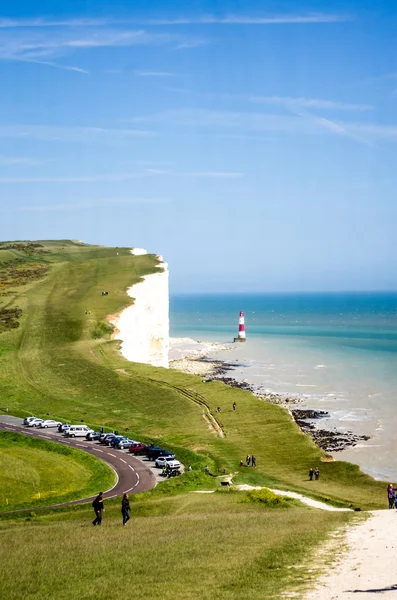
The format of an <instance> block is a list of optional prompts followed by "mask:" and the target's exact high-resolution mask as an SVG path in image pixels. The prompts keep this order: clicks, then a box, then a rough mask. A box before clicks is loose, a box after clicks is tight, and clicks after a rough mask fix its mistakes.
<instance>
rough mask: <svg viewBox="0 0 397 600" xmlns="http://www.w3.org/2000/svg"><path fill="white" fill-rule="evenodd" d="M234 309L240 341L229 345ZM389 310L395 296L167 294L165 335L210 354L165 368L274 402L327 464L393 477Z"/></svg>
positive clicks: (392, 320)
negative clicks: (242, 333) (205, 347)
mask: <svg viewBox="0 0 397 600" xmlns="http://www.w3.org/2000/svg"><path fill="white" fill-rule="evenodd" d="M241 307H242V308H245V314H246V330H247V342H246V343H244V344H233V343H231V340H232V339H233V337H235V334H236V332H237V324H238V314H239V309H240V308H241ZM396 307H397V295H395V294H394V295H393V294H390V295H387V294H386V295H376V296H375V297H372V296H371V295H364V296H362V295H359V294H356V295H344V296H342V295H341V296H336V295H329V296H324V297H322V296H320V295H313V297H309V296H304V295H303V296H299V295H298V296H297V297H296V298H295V297H292V296H291V295H289V296H280V297H278V296H275V295H273V296H272V295H269V296H265V295H263V296H258V295H256V296H249V295H247V296H242V295H235V296H233V295H229V296H227V295H222V296H200V295H192V296H181V297H171V314H170V317H171V335H172V337H177V336H178V337H179V338H188V337H190V338H191V339H192V340H206V341H207V342H208V343H209V344H215V346H214V348H216V350H215V349H214V350H210V352H208V353H204V354H203V353H202V354H201V356H199V357H197V355H195V354H191V353H189V346H186V348H185V349H186V355H185V356H186V357H189V358H186V357H185V358H184V359H183V360H182V362H179V363H175V364H174V363H173V362H171V363H170V366H174V367H175V366H176V367H178V368H180V369H181V370H184V371H186V372H194V374H197V375H200V376H202V377H206V378H208V377H216V378H222V379H223V380H224V381H225V383H228V384H229V385H238V386H239V387H243V388H244V389H249V390H251V391H252V392H253V393H255V394H256V395H257V396H258V398H261V399H264V400H266V401H272V402H275V403H278V404H281V405H283V406H284V407H285V408H286V409H288V410H289V411H290V412H291V415H294V418H295V420H296V421H297V422H298V425H299V426H300V427H301V428H302V430H303V431H305V433H308V434H309V435H311V436H312V437H313V439H314V440H315V441H316V443H318V444H319V445H320V446H321V447H323V448H324V449H325V450H326V451H327V452H329V453H330V454H331V455H332V456H333V457H334V458H335V459H336V460H347V461H350V462H353V463H355V464H358V465H359V466H360V467H361V468H362V470H363V471H365V472H366V473H368V474H370V475H372V476H373V477H375V478H376V479H380V480H397V457H396V453H395V452H394V448H393V445H392V444H390V442H389V440H391V439H394V430H395V426H396V425H397V416H396V414H395V410H394V407H395V402H396V392H395V390H396V389H397V369H396V365H397V360H396V359H397V319H396V314H397V310H396ZM171 339H172V338H171ZM202 344H203V342H201V345H202ZM222 345H226V347H227V349H221V347H222ZM171 347H172V341H171ZM181 357H182V353H181V347H179V357H178V358H179V360H181ZM222 362H223V363H225V365H226V364H227V368H225V369H224V370H223V372H222ZM211 363H213V364H212V365H211ZM297 410H307V411H309V412H307V414H306V415H305V416H304V415H302V413H296V412H295V413H294V412H293V411H297ZM311 417H313V418H311Z"/></svg>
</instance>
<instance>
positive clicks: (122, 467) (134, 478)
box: [0, 415, 156, 512]
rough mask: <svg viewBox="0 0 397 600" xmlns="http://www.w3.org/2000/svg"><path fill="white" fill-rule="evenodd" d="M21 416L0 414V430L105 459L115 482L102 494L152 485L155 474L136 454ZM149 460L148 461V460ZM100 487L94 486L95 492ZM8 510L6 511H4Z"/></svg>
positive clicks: (142, 489)
mask: <svg viewBox="0 0 397 600" xmlns="http://www.w3.org/2000/svg"><path fill="white" fill-rule="evenodd" d="M22 423H23V421H22V419H19V418H18V417H12V416H8V415H0V430H4V431H13V432H16V433H22V434H24V435H27V436H32V437H37V438H40V439H45V440H49V441H51V442H56V443H58V444H63V445H65V446H70V447H73V448H77V449H78V450H83V451H84V452H88V453H89V454H92V455H93V456H96V457H97V458H100V459H101V460H103V461H104V462H105V463H107V464H108V465H109V466H110V467H111V468H112V469H113V470H114V471H115V473H116V475H117V482H116V483H115V485H114V486H113V487H112V488H111V489H110V490H107V491H106V492H105V493H104V498H116V497H117V496H121V495H122V494H124V493H126V492H127V493H129V494H136V493H138V492H145V491H147V490H150V489H152V488H153V487H154V486H155V485H156V476H155V475H154V473H153V472H152V471H151V469H150V467H149V466H147V465H146V464H145V462H146V461H145V462H143V461H142V460H140V459H139V458H136V457H134V456H132V455H131V454H128V453H126V452H123V451H122V450H117V449H115V448H109V447H108V446H103V445H101V444H98V443H96V442H88V441H87V440H86V439H85V438H77V439H75V438H65V437H64V436H63V435H62V434H60V433H58V432H57V431H54V430H52V429H41V428H39V429H36V428H33V427H31V428H30V427H25V426H24V425H23V424H22ZM148 464H149V463H148ZM99 491H100V490H98V492H99ZM94 497H95V496H90V497H89V498H81V499H80V500H72V501H71V502H63V503H60V504H51V505H49V506H40V507H35V510H39V509H44V508H55V507H59V506H72V505H74V504H83V503H85V502H90V501H92V500H93V498H94ZM25 510H31V508H29V509H21V510H17V511H13V512H23V511H25ZM7 512H9V511H7Z"/></svg>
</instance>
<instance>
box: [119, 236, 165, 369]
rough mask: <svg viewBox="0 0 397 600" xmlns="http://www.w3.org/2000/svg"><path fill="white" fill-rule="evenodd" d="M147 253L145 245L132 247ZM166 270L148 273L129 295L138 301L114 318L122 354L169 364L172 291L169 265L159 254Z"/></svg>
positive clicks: (144, 361)
mask: <svg viewBox="0 0 397 600" xmlns="http://www.w3.org/2000/svg"><path fill="white" fill-rule="evenodd" d="M136 250H138V253H139V254H143V253H145V251H143V250H142V249H141V248H140V249H133V250H131V253H132V254H135V253H136V252H135V251H136ZM158 259H159V261H160V264H159V266H160V267H162V268H163V269H164V270H163V272H161V273H153V274H152V275H146V276H145V277H144V280H143V281H142V282H141V283H137V284H136V285H133V286H132V287H130V288H129V289H128V290H127V294H128V295H129V296H130V297H131V298H134V304H133V305H132V306H129V307H128V308H126V309H125V310H123V311H122V312H121V313H120V315H118V316H117V317H115V318H113V319H111V322H112V323H113V325H115V326H116V330H117V331H116V334H115V336H114V339H116V340H121V342H122V343H121V353H122V355H123V356H124V358H126V359H127V360H130V361H133V362H140V363H146V364H149V365H154V366H158V367H168V349H169V296H168V294H169V292H168V265H167V263H165V262H163V258H162V257H161V256H159V257H158Z"/></svg>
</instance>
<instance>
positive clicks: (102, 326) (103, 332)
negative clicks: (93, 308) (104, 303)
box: [91, 321, 113, 340]
mask: <svg viewBox="0 0 397 600" xmlns="http://www.w3.org/2000/svg"><path fill="white" fill-rule="evenodd" d="M111 333H113V325H111V324H110V323H108V322H106V321H97V322H96V323H95V325H94V327H93V329H92V331H91V336H92V339H93V340H100V339H101V338H103V337H106V336H107V335H110V334H111Z"/></svg>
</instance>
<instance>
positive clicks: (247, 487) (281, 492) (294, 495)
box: [235, 483, 397, 600]
mask: <svg viewBox="0 0 397 600" xmlns="http://www.w3.org/2000/svg"><path fill="white" fill-rule="evenodd" d="M235 487H236V488H238V489H239V490H242V491H248V490H262V489H268V490H270V491H271V492H274V493H275V494H277V495H278V496H287V497H288V498H294V499H295V500H299V501H300V502H302V504H306V506H311V507H312V508H318V509H320V510H329V511H334V512H335V511H338V512H347V511H349V512H350V508H336V507H335V506H330V505H329V504H326V503H325V502H319V501H318V500H313V498H308V497H307V496H303V495H302V494H297V493H296V492H287V491H284V490H275V489H273V488H264V487H263V486H262V487H261V486H254V485H247V484H244V483H243V484H241V485H236V486H235ZM396 600H397V599H396Z"/></svg>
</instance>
